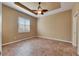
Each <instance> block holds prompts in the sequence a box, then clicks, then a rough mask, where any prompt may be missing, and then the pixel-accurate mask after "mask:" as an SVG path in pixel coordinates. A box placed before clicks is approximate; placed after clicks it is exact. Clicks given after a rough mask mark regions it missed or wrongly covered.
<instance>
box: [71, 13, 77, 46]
mask: <svg viewBox="0 0 79 59" xmlns="http://www.w3.org/2000/svg"><path fill="white" fill-rule="evenodd" d="M76 14H77V13H76ZM76 14H75V15H74V16H73V22H72V24H73V26H72V44H73V46H75V47H77V39H78V38H77V35H78V34H77V29H78V27H77V25H78V23H77V16H76Z"/></svg>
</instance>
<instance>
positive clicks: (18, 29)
mask: <svg viewBox="0 0 79 59" xmlns="http://www.w3.org/2000/svg"><path fill="white" fill-rule="evenodd" d="M20 18H23V19H25V20H29V21H30V25H29V31H20V28H19V26H20V24H19V21H20ZM17 22H18V28H17V31H18V33H29V32H30V31H31V20H30V19H28V18H25V17H18V21H17ZM24 26H25V25H24ZM26 26H27V25H26Z"/></svg>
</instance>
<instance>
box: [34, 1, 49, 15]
mask: <svg viewBox="0 0 79 59" xmlns="http://www.w3.org/2000/svg"><path fill="white" fill-rule="evenodd" d="M38 4H39V6H38V8H37V10H33V11H34V12H35V13H36V14H42V15H43V14H44V13H45V12H47V11H48V10H47V9H42V7H41V6H40V4H41V2H39V3H38Z"/></svg>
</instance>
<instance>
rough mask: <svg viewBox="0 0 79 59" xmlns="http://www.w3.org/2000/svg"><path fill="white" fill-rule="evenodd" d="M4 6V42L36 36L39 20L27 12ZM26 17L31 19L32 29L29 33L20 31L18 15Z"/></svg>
mask: <svg viewBox="0 0 79 59" xmlns="http://www.w3.org/2000/svg"><path fill="white" fill-rule="evenodd" d="M2 7H3V40H2V41H3V44H5V43H9V42H13V41H16V40H20V39H23V38H28V37H32V36H36V31H37V30H36V28H37V21H36V18H34V17H32V16H29V15H27V14H23V13H20V12H18V11H16V10H14V9H11V8H9V7H7V6H4V5H3V6H2ZM20 16H21V17H25V18H28V19H30V20H31V31H30V32H29V33H18V24H17V21H18V17H20Z"/></svg>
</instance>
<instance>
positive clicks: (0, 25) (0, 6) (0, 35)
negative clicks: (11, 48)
mask: <svg viewBox="0 0 79 59" xmlns="http://www.w3.org/2000/svg"><path fill="white" fill-rule="evenodd" d="M1 40H2V3H1V2H0V52H1V43H2V42H1Z"/></svg>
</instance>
